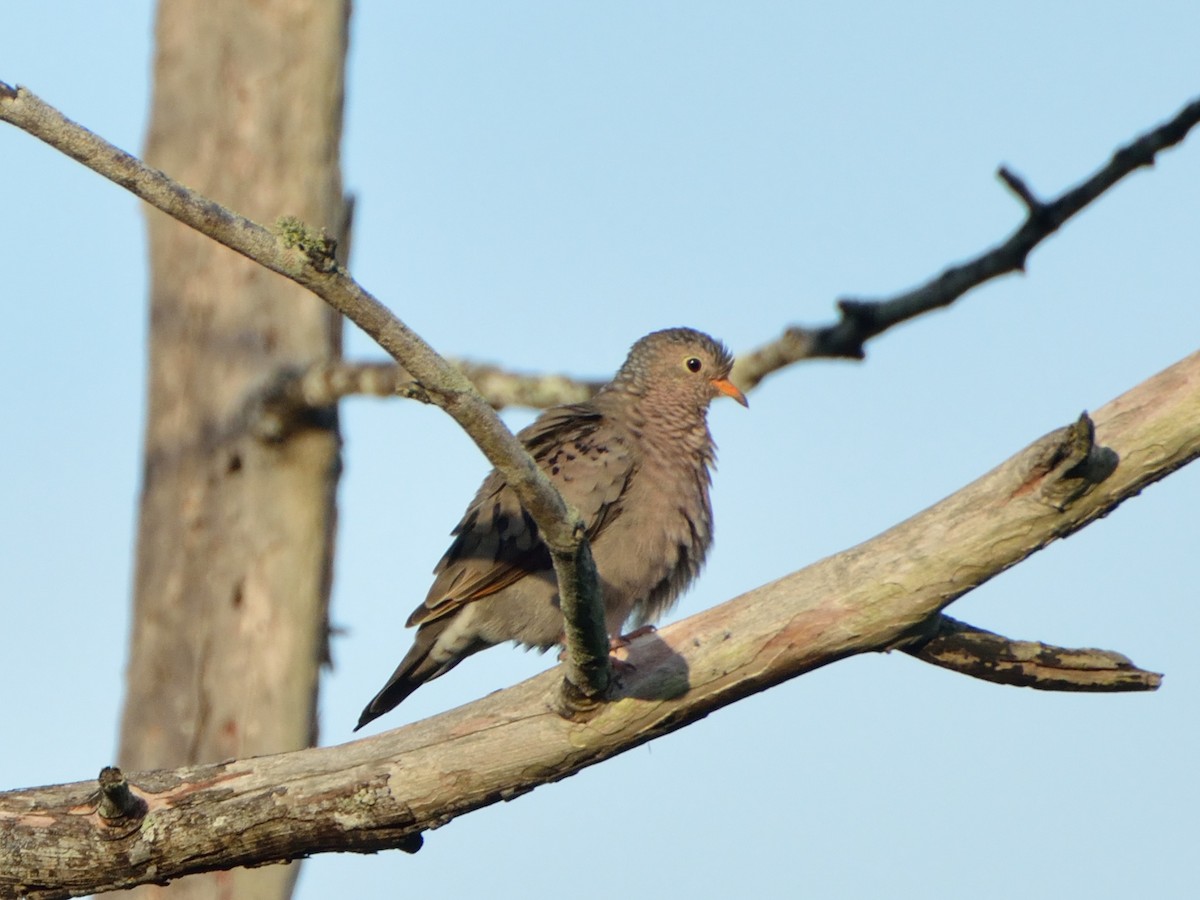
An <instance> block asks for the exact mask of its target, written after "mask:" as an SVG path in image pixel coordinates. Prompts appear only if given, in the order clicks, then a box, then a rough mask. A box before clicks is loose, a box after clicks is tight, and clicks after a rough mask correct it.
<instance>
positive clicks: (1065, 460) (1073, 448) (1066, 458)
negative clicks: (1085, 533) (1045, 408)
mask: <svg viewBox="0 0 1200 900" xmlns="http://www.w3.org/2000/svg"><path fill="white" fill-rule="evenodd" d="M1035 453H1036V455H1035V457H1034V460H1033V463H1032V465H1031V466H1030V469H1029V474H1028V475H1027V476H1026V477H1025V478H1024V480H1023V481H1022V482H1021V484H1020V485H1019V486H1018V487H1017V489H1016V490H1015V491H1013V493H1012V496H1013V497H1020V496H1023V495H1025V494H1029V493H1034V492H1036V496H1037V497H1038V499H1039V500H1041V501H1042V502H1044V503H1047V504H1049V505H1050V506H1052V507H1054V508H1055V509H1057V510H1059V511H1060V512H1061V511H1063V510H1066V509H1067V507H1069V506H1070V505H1071V504H1072V503H1074V502H1075V501H1076V500H1078V499H1079V498H1080V497H1083V496H1084V495H1086V494H1087V493H1088V492H1089V491H1091V490H1092V488H1093V487H1095V486H1096V485H1097V484H1099V483H1100V482H1102V481H1104V479H1106V478H1108V476H1109V475H1111V474H1112V473H1113V472H1114V471H1116V468H1117V464H1118V463H1119V462H1120V458H1119V457H1118V456H1117V454H1116V452H1115V451H1113V450H1112V449H1110V448H1108V447H1100V446H1098V445H1097V444H1096V426H1095V423H1094V422H1092V419H1091V416H1089V415H1088V414H1087V413H1086V412H1084V413H1081V414H1080V416H1079V418H1078V419H1077V420H1076V421H1075V422H1074V423H1073V424H1071V425H1068V426H1066V427H1065V428H1060V429H1059V430H1058V431H1055V432H1053V433H1051V434H1049V435H1047V436H1046V437H1045V438H1043V440H1042V441H1041V442H1040V443H1039V445H1038V446H1037V447H1036V449H1035Z"/></svg>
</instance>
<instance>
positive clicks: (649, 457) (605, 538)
mask: <svg viewBox="0 0 1200 900" xmlns="http://www.w3.org/2000/svg"><path fill="white" fill-rule="evenodd" d="M732 365H733V357H732V356H731V355H730V353H729V351H728V350H727V349H725V346H724V345H723V344H721V343H720V342H719V341H716V340H713V339H712V338H711V337H709V336H708V335H706V334H703V333H701V332H699V331H694V330H692V329H690V328H671V329H667V330H665V331H656V332H654V333H653V334H650V335H647V336H646V337H644V338H642V339H641V340H640V341H638V342H637V343H636V344H634V345H633V348H632V349H631V350H630V351H629V357H628V358H627V359H626V360H625V364H624V365H623V366H621V370H620V371H619V372H617V374H616V377H614V378H613V380H612V381H611V382H610V383H609V384H607V385H605V386H604V387H603V388H601V389H600V391H599V392H598V393H597V394H596V395H595V396H594V397H592V399H591V400H589V401H588V402H586V403H579V404H573V405H568V406H557V407H554V408H552V409H548V410H546V412H544V413H543V414H542V415H541V416H540V417H539V418H538V419H537V420H536V421H535V422H534V423H533V424H532V425H530V426H529V427H528V428H525V429H524V430H523V431H521V433H520V434H519V435H518V437H519V438H520V439H521V441H522V442H523V443H524V444H525V447H526V449H528V450H529V452H530V454H531V455H532V456H533V458H534V459H535V460H536V461H537V462H538V464H539V465H540V466H541V467H542V469H543V470H545V472H546V474H547V475H548V476H549V477H550V480H551V481H552V482H553V483H554V486H555V487H557V488H558V490H559V491H560V492H561V493H562V495H563V499H564V500H566V501H567V503H569V504H571V505H572V506H574V507H575V509H577V510H578V511H579V513H580V515H581V516H582V517H583V520H584V522H585V523H586V525H587V536H588V540H589V541H590V542H591V547H592V555H593V557H594V558H595V561H596V570H597V573H598V575H599V578H600V587H601V591H602V592H603V598H604V611H605V616H604V617H605V623H606V625H607V627H608V632H609V634H610V635H613V636H619V635H620V633H621V632H620V629H621V626H622V625H623V624H624V623H625V622H626V621H627V620H630V619H632V620H633V621H634V623H635V624H638V625H643V624H646V623H649V622H652V621H654V620H656V619H657V618H659V617H660V616H661V615H663V614H664V613H665V612H666V611H667V610H668V609H669V608H670V607H671V605H672V604H673V603H674V602H675V600H676V598H678V596H679V594H680V593H681V592H682V591H683V589H684V588H685V587H686V586H687V585H688V583H689V582H690V581H691V580H692V579H693V578H695V576H696V574H697V573H698V572H699V571H700V567H701V565H702V564H703V562H704V557H705V554H706V553H707V552H708V547H709V544H710V543H712V507H711V506H710V504H709V499H708V486H709V481H710V475H709V466H710V465H711V464H712V463H713V460H714V458H715V448H714V446H713V441H712V436H711V435H710V434H709V432H708V423H707V421H706V416H707V414H708V405H709V403H710V402H711V401H712V400H713V398H715V397H716V396H717V394H727V395H729V396H730V397H733V398H734V399H735V400H737V401H738V402H739V403H741V404H742V405H743V406H745V405H746V398H745V397H744V396H743V395H742V392H741V391H739V390H738V389H737V388H736V387H734V386H733V384H732V383H731V382H730V381H729V370H730V368H731V366H732ZM452 533H453V535H454V542H453V543H452V544H451V545H450V549H449V550H447V551H446V554H445V556H443V557H442V559H441V562H439V563H438V564H437V567H436V568H435V569H434V575H435V576H436V577H435V578H434V582H433V586H432V587H431V588H430V589H429V595H428V596H427V597H426V598H425V602H424V603H422V604H421V605H420V606H418V607H417V608H416V610H414V612H413V614H412V615H411V616H409V617H408V625H409V626H410V627H411V626H413V625H416V626H418V627H417V634H416V640H415V642H414V643H413V646H412V649H410V650H409V651H408V654H407V655H406V656H405V657H404V659H403V660H402V661H401V663H400V665H399V666H398V667H397V668H396V671H395V672H394V673H393V674H392V677H391V678H389V679H388V682H387V684H385V685H384V686H383V690H381V691H380V692H379V693H378V694H377V695H376V696H375V698H374V699H373V700H372V701H371V702H370V703H368V704H367V707H366V709H364V710H363V712H362V716H360V717H359V720H358V725H357V726H356V727H355V731H357V730H358V729H359V728H362V727H363V726H364V725H365V724H367V723H368V722H370V721H371V720H372V719H375V718H377V717H378V716H381V715H383V714H384V713H386V712H387V711H388V710H390V709H392V708H393V707H395V706H396V705H397V704H398V703H400V702H401V701H402V700H404V698H405V697H407V696H408V695H409V694H411V693H412V692H413V691H415V690H416V689H417V688H418V687H420V686H421V685H422V684H424V683H425V682H426V681H429V680H430V679H431V678H437V677H438V676H439V675H444V674H445V673H446V672H449V671H450V670H451V669H453V668H454V667H455V666H456V665H458V664H459V663H460V662H462V661H463V660H464V659H466V658H467V657H468V656H470V655H471V654H472V653H477V652H478V651H480V650H483V649H486V648H487V647H490V646H492V645H493V644H499V643H503V642H504V641H513V642H515V643H517V644H522V645H525V646H526V647H537V648H539V649H542V650H545V649H548V648H549V647H552V646H554V645H555V644H560V643H562V641H563V621H562V614H561V612H560V611H559V608H558V586H557V582H556V580H555V576H554V568H553V565H552V563H551V561H550V553H549V551H548V550H547V549H546V547H545V545H544V544H543V543H542V541H541V539H540V538H539V537H538V532H537V526H536V525H535V524H534V522H533V519H531V518H530V517H529V515H528V514H527V513H526V512H525V511H524V510H523V509H522V508H521V506H520V504H519V503H518V502H517V498H516V495H515V494H514V493H513V492H512V490H511V489H510V488H509V487H508V485H507V484H506V483H505V481H504V479H503V478H502V477H501V476H500V475H499V474H497V473H496V472H495V471H494V470H493V471H492V472H491V473H490V474H489V475H488V476H487V478H485V479H484V482H483V485H482V486H481V487H480V488H479V492H478V493H477V494H476V495H475V499H474V500H473V501H471V505H470V506H469V507H468V508H467V512H466V515H464V516H463V519H462V521H461V522H459V524H458V527H456V528H455V529H454V531H453V532H452Z"/></svg>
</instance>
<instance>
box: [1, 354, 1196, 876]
mask: <svg viewBox="0 0 1200 900" xmlns="http://www.w3.org/2000/svg"><path fill="white" fill-rule="evenodd" d="M1095 422H1096V426H1095V432H1094V434H1095V438H1096V441H1098V443H1093V442H1092V441H1091V440H1090V438H1091V436H1092V428H1091V427H1090V420H1087V419H1084V420H1081V422H1077V423H1075V424H1072V425H1070V426H1067V427H1065V428H1061V429H1058V430H1057V431H1055V432H1053V433H1051V434H1050V435H1047V436H1046V437H1044V438H1041V439H1039V440H1038V441H1035V442H1034V443H1033V444H1032V445H1030V446H1029V447H1027V448H1025V449H1024V450H1022V451H1021V452H1019V453H1018V454H1016V455H1015V456H1014V457H1012V458H1011V459H1009V460H1007V461H1006V462H1004V463H1002V464H1001V465H1000V466H998V467H997V468H996V469H994V470H992V471H991V472H989V473H988V474H986V475H984V476H983V477H982V478H980V479H978V480H977V481H975V482H974V483H973V484H971V485H968V486H967V487H965V488H963V489H962V490H960V491H958V492H957V493H955V494H954V495H952V496H950V497H948V498H947V499H945V500H943V501H942V502H940V503H938V504H936V505H935V506H933V507H930V508H929V509H927V510H925V511H924V512H922V513H920V514H918V515H916V516H913V517H912V518H911V519H908V520H907V521H905V522H902V523H901V524H899V525H897V526H895V527H894V528H892V529H890V530H888V531H886V532H884V533H883V534H881V535H879V536H878V537H876V538H873V539H872V540H870V541H867V542H866V543H864V544H861V545H859V546H857V547H854V548H852V549H850V550H847V551H845V552H844V553H840V554H838V555H836V556H832V557H829V558H827V559H824V560H822V561H820V562H818V563H816V564H814V565H812V566H809V567H808V568H806V569H804V570H802V571H800V572H796V573H794V574H792V575H788V576H786V577H784V578H782V579H780V580H778V581H775V582H773V583H771V584H768V585H764V586H763V587H761V588H758V589H756V590H754V591H751V592H750V593H748V594H745V595H743V596H741V597H739V598H736V599H734V600H731V601H729V602H727V603H725V604H722V605H721V606H718V607H715V608H713V609H710V610H707V611H706V612H703V613H701V614H699V615H697V616H693V617H692V618H689V619H687V620H685V621H683V622H679V623H676V624H674V625H672V626H670V627H668V628H664V629H663V630H661V631H659V632H657V633H655V634H653V635H649V636H646V637H643V638H640V639H638V640H636V641H635V642H634V643H633V644H632V645H631V646H630V648H629V649H630V662H632V663H633V666H634V667H633V668H632V669H629V670H627V671H626V672H625V673H624V674H623V675H622V679H621V683H620V685H619V689H618V690H617V691H615V696H614V698H613V701H612V702H610V703H606V704H603V705H602V706H600V707H599V708H598V709H596V710H595V712H594V714H593V715H591V716H590V717H587V718H586V719H584V720H581V721H570V720H568V719H565V718H563V717H562V716H561V715H559V714H558V713H557V711H556V710H555V709H554V706H555V698H556V697H557V696H558V694H559V692H558V690H557V685H558V684H559V683H560V676H559V675H558V673H557V671H556V670H551V671H549V672H545V673H543V674H542V675H539V676H537V677H535V678H532V679H530V680H528V681H526V682H524V683H522V684H520V685H517V686H516V687H513V688H510V689H508V690H506V691H501V692H498V693H495V694H492V695H490V696H488V697H486V698H484V699H482V700H479V701H477V702H475V703H472V704H470V705H468V706H464V707H461V708H459V709H457V710H452V711H450V712H447V713H443V714H442V715H439V716H436V717H434V718H432V719H427V720H425V721H423V722H417V723H415V724H413V725H410V726H407V727H405V728H401V729H397V730H395V731H391V732H387V733H385V734H382V735H379V736H376V737H373V738H368V739H366V740H362V741H357V742H354V743H351V744H346V745H343V746H340V747H333V748H321V749H314V750H303V751H298V752H295V753H288V754H281V755H278V756H269V757H261V758H258V759H249V760H235V761H230V762H226V763H222V764H219V765H210V766H199V767H191V768H185V769H179V770H175V771H169V772H150V773H141V774H131V775H130V776H129V777H128V779H127V781H128V783H129V786H130V790H131V792H132V793H133V794H134V796H135V797H137V798H139V799H141V800H142V801H143V802H144V804H145V806H144V810H143V809H142V808H140V807H137V806H135V805H131V804H118V809H127V810H130V812H127V813H125V814H123V815H120V816H117V817H115V818H114V817H111V816H104V815H101V814H100V810H99V804H100V802H101V801H100V795H99V793H98V790H97V785H96V783H95V782H85V783H79V784H71V785H62V786H58V787H48V788H37V789H33V790H27V791H12V792H9V793H7V794H0V895H3V896H9V895H14V894H21V895H23V896H27V897H35V898H52V897H65V896H69V895H72V894H75V895H78V894H84V893H89V892H91V891H96V890H101V889H111V888H114V887H122V886H127V885H131V884H137V883H144V882H154V881H162V880H164V879H170V878H177V877H179V876H181V875H184V874H187V873H190V872H197V871H206V870H209V869H213V868H221V867H228V866H233V865H248V864H262V863H267V862H272V861H278V860H283V859H289V858H294V857H297V856H301V855H307V854H312V853H319V852H323V851H333V850H353V851H373V850H380V849H384V848H388V847H404V848H406V849H410V850H411V849H414V848H415V846H416V843H415V842H416V840H417V836H418V835H419V834H420V833H421V832H422V831H425V830H427V829H430V828H435V827H438V826H440V825H442V824H445V823H446V822H448V821H449V820H451V819H453V818H455V817H456V816H459V815H461V814H463V813H465V812H468V811H470V810H472V809H476V808H478V807H480V806H485V805H487V804H490V803H494V802H496V801H498V800H507V799H512V798H514V797H516V796H519V795H520V794H522V793H525V792H527V791H530V790H532V789H533V788H535V787H537V786H539V785H542V784H546V783H549V782H553V781H556V780H559V779H561V778H565V777H567V776H569V775H571V774H573V773H575V772H577V771H579V770H580V769H582V768H584V767H585V766H589V765H593V764H595V763H597V762H600V761H602V760H604V759H607V758H608V757H610V756H613V755H615V754H617V753H621V752H623V751H625V750H628V749H630V748H632V747H636V746H638V745H640V744H643V743H645V742H646V741H649V740H651V739H653V738H655V737H658V736H659V735H662V734H666V733H668V732H670V731H674V730H676V729H678V728H682V727H684V726H685V725H687V724H689V723H691V722H693V721H695V720H697V719H699V718H702V717H704V716H706V715H707V714H709V713H710V712H712V711H713V710H715V709H718V708H720V707H722V706H725V705H728V704H730V703H733V702H735V701H737V700H739V699H741V698H742V697H745V696H748V695H750V694H753V693H757V692H758V691H762V690H765V689H766V688H769V687H771V686H773V685H776V684H779V683H780V682H782V681H785V680H787V679H789V678H793V677H795V676H797V675H800V674H802V673H804V672H807V671H810V670H812V669H815V668H817V667H819V666H823V665H825V664H827V663H830V662H834V661H836V660H839V659H843V658H845V657H847V656H850V655H853V654H856V653H861V652H865V651H870V650H879V649H886V648H889V647H897V646H902V645H903V644H905V643H911V642H912V641H913V639H914V638H913V636H914V635H916V634H920V633H922V632H923V631H926V630H927V629H925V628H924V627H923V626H924V625H926V623H929V622H931V621H934V620H935V619H936V617H938V616H939V615H940V613H941V611H942V610H943V609H944V608H945V607H946V606H948V605H949V604H950V603H952V602H953V601H954V600H956V599H957V598H959V597H961V596H962V595H963V594H965V593H967V592H968V591H970V590H972V589H973V588H975V587H977V586H979V585H980V584H982V583H983V582H985V581H987V580H988V579H989V578H992V577H993V576H995V575H997V574H999V573H1000V572H1002V571H1004V570H1005V569H1007V568H1009V567H1010V566H1013V565H1015V564H1016V563H1018V562H1020V561H1021V560H1022V559H1024V558H1025V557H1027V556H1029V555H1030V554H1031V553H1034V552H1036V551H1037V550H1039V549H1040V548H1042V547H1044V546H1046V545H1047V544H1049V543H1051V542H1053V541H1055V540H1057V539H1058V538H1061V537H1065V536H1067V535H1069V534H1071V533H1073V532H1074V531H1076V530H1078V529H1079V528H1082V527H1083V526H1085V525H1087V524H1088V523H1089V522H1092V521H1094V520H1095V519H1097V518H1100V517H1102V516H1104V515H1106V514H1107V513H1109V512H1111V511H1112V509H1113V508H1114V507H1115V506H1117V505H1118V504H1119V503H1121V502H1122V501H1123V500H1125V499H1128V498H1129V497H1132V496H1135V495H1137V494H1138V493H1139V492H1141V491H1142V490H1144V489H1145V488H1146V487H1147V486H1148V485H1149V484H1151V483H1153V482H1154V481H1157V480H1158V479H1160V478H1162V477H1164V476H1165V475H1167V474H1168V473H1170V472H1172V471H1174V470H1175V469H1177V468H1179V467H1180V466H1183V465H1184V464H1186V463H1187V462H1189V461H1190V460H1192V459H1195V458H1196V457H1197V456H1200V353H1196V354H1193V355H1192V356H1190V357H1188V358H1187V359H1185V360H1183V361H1181V362H1179V363H1177V364H1176V365H1174V366H1172V367H1171V368H1169V369H1167V370H1166V371H1164V372H1162V373H1160V374H1159V375H1157V376H1155V377H1154V378H1152V379H1150V380H1149V381H1147V382H1145V383H1143V384H1141V385H1139V386H1138V387H1136V388H1134V389H1133V390H1132V391H1130V392H1128V393H1127V394H1125V395H1123V396H1121V397H1119V398H1118V399H1116V400H1114V401H1113V402H1111V403H1109V404H1107V405H1106V406H1105V407H1103V408H1102V409H1101V410H1099V411H1098V412H1097V413H1096V416H1095ZM1114 460H1119V462H1118V463H1117V464H1116V465H1115V467H1114V466H1113V465H1112V463H1113V461H1114ZM119 780H120V779H117V778H114V777H113V776H112V775H110V776H109V781H110V783H111V782H114V781H119ZM110 811H111V810H110Z"/></svg>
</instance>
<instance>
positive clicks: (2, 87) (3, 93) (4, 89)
mask: <svg viewBox="0 0 1200 900" xmlns="http://www.w3.org/2000/svg"><path fill="white" fill-rule="evenodd" d="M19 91H20V88H15V87H13V86H12V85H11V84H8V83H6V82H3V81H0V97H3V98H4V99H5V100H16V99H17V94H18V93H19Z"/></svg>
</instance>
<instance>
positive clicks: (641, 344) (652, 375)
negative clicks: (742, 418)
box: [612, 328, 747, 411]
mask: <svg viewBox="0 0 1200 900" xmlns="http://www.w3.org/2000/svg"><path fill="white" fill-rule="evenodd" d="M732 368H733V355H732V354H731V353H730V352H729V350H728V349H726V347H725V345H724V344H722V343H721V342H720V341H718V340H716V339H714V338H711V337H709V336H708V335H707V334H704V333H703V332H701V331H696V330H695V329H693V328H668V329H666V330H664V331H655V332H653V333H652V334H648V335H646V336H645V337H644V338H642V339H641V340H640V341H638V342H637V343H636V344H634V345H633V347H632V348H631V349H630V351H629V357H628V358H627V359H626V360H625V364H624V365H623V366H621V371H619V372H618V373H617V376H616V378H614V379H613V384H612V387H613V388H615V389H616V390H618V391H622V392H625V393H628V394H633V395H635V396H637V397H639V398H645V399H650V398H656V399H659V398H661V401H662V403H663V404H664V405H665V406H668V407H687V408H691V409H697V410H701V411H702V410H704V409H706V408H707V407H708V404H709V403H711V402H712V400H713V399H714V398H715V397H716V396H717V395H718V394H725V395H726V396H729V397H732V398H733V399H734V400H736V401H737V402H738V403H740V404H742V406H746V405H747V403H746V398H745V396H744V395H743V394H742V392H741V391H739V390H738V389H737V388H736V387H735V386H734V384H733V382H731V381H730V380H729V372H730V370H731V369H732ZM652 402H654V401H652Z"/></svg>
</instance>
